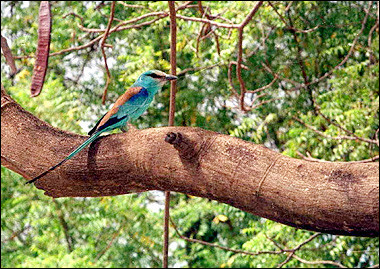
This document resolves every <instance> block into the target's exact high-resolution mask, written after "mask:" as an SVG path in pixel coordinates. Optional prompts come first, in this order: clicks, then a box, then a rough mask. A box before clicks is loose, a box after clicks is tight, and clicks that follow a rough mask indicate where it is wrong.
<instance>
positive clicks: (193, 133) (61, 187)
mask: <svg viewBox="0 0 380 269" xmlns="http://www.w3.org/2000/svg"><path fill="white" fill-rule="evenodd" d="M167 133H174V134H176V135H175V137H174V138H173V136H170V137H169V138H170V139H167V141H168V142H169V143H166V142H165V140H164V139H165V137H166V134H167ZM178 133H180V134H181V135H178ZM180 136H181V139H179V137H180ZM86 138H87V137H86V136H80V135H77V134H73V133H70V132H65V131H62V130H59V129H57V128H54V127H52V126H50V125H49V124H47V123H45V122H43V121H41V120H39V119H38V118H36V117H35V116H33V115H32V114H30V113H29V112H27V111H25V110H24V109H22V107H20V106H19V105H18V104H17V103H16V102H14V101H13V100H12V99H11V98H10V97H9V96H7V95H6V93H5V91H3V90H2V93H1V164H2V165H4V166H5V167H7V168H9V169H11V170H13V171H15V172H17V173H19V174H21V175H23V176H24V177H25V178H26V179H31V178H32V177H33V176H35V175H37V174H39V173H40V172H41V171H43V170H45V169H47V168H49V167H50V166H51V165H52V164H55V163H57V162H59V161H61V160H62V159H63V158H64V157H66V156H67V155H68V154H69V153H70V152H71V151H72V149H73V148H75V147H76V146H77V145H79V144H81V143H82V142H83V141H84V140H85V139H86ZM21 141H22V143H21ZM274 159H277V161H276V163H275V164H274V165H273V166H272V167H271V168H270V171H269V172H268V173H267V175H265V171H266V169H267V167H269V166H270V165H271V163H273V160H274ZM264 175H265V177H264ZM378 176H379V164H378V163H322V162H309V161H305V160H300V159H293V158H290V157H287V156H284V155H281V154H279V153H277V152H275V151H272V150H270V149H268V148H265V147H263V146H261V145H256V144H253V143H249V142H246V141H243V140H241V139H238V138H234V137H231V136H228V135H223V134H218V133H215V132H212V131H207V130H204V129H201V128H190V127H163V128H151V129H144V130H133V131H129V132H127V133H122V134H113V135H108V136H103V137H100V138H99V139H98V140H96V141H95V142H94V143H92V145H91V146H90V147H88V148H86V149H84V150H83V151H82V152H80V153H79V154H78V155H77V156H75V157H74V158H73V159H72V160H70V161H69V162H67V164H65V165H63V166H61V167H60V168H59V169H57V170H56V171H54V172H52V173H51V174H49V175H47V176H45V177H44V178H42V179H41V180H39V181H38V182H37V183H36V187H37V188H39V189H43V190H44V191H45V194H46V195H49V196H52V197H95V196H111V195H121V194H126V193H131V192H143V191H149V190H161V191H177V192H182V193H186V194H189V195H193V196H200V197H205V198H209V199H213V200H217V201H219V202H222V203H226V204H229V205H231V206H234V207H237V208H240V209H241V210H244V211H246V212H249V213H252V214H255V215H258V216H261V217H264V218H268V219H271V220H274V221H277V222H280V223H283V224H286V225H290V226H293V227H297V228H300V229H307V230H312V231H319V232H325V233H331V234H341V235H355V236H369V237H375V236H378V234H379V178H378ZM262 178H265V181H264V182H263V184H262V185H261V188H260V195H255V193H256V190H257V188H258V186H259V183H260V180H261V179H262Z"/></svg>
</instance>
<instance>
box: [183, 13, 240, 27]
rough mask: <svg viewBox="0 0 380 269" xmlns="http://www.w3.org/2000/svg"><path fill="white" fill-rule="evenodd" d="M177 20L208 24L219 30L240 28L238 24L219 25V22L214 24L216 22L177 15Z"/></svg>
mask: <svg viewBox="0 0 380 269" xmlns="http://www.w3.org/2000/svg"><path fill="white" fill-rule="evenodd" d="M177 18H178V19H182V20H185V21H195V22H203V23H209V24H211V25H214V26H217V27H221V28H227V29H231V28H239V27H240V24H227V23H219V22H216V21H212V20H208V19H201V18H193V17H187V16H183V15H179V14H177Z"/></svg>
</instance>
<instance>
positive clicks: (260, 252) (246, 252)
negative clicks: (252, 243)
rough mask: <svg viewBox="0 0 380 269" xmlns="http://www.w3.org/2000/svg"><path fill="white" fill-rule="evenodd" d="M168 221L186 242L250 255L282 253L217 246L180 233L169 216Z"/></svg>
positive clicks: (280, 252) (279, 252) (278, 252)
mask: <svg viewBox="0 0 380 269" xmlns="http://www.w3.org/2000/svg"><path fill="white" fill-rule="evenodd" d="M170 222H171V224H172V226H173V228H174V230H175V232H176V234H177V235H178V237H179V238H181V239H183V240H186V241H188V242H191V243H198V244H202V245H205V246H209V247H216V248H220V249H223V250H226V251H231V252H234V253H238V254H245V255H251V256H257V255H262V254H282V253H283V251H258V252H250V251H245V250H240V249H233V248H228V247H223V246H219V245H217V244H214V243H210V242H206V241H203V240H199V239H194V238H189V237H186V236H184V235H182V234H181V233H180V232H179V231H178V228H177V226H176V224H175V223H174V221H173V220H172V219H171V218H170Z"/></svg>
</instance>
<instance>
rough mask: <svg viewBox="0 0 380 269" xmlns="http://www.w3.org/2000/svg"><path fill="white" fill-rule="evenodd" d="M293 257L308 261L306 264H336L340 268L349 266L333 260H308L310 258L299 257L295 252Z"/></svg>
mask: <svg viewBox="0 0 380 269" xmlns="http://www.w3.org/2000/svg"><path fill="white" fill-rule="evenodd" d="M293 258H295V259H296V260H299V261H300V262H302V263H306V264H331V265H335V266H337V267H339V268H348V267H346V266H344V265H343V264H340V263H338V262H333V261H308V260H305V259H302V258H300V257H298V256H297V255H295V254H293Z"/></svg>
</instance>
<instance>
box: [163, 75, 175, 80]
mask: <svg viewBox="0 0 380 269" xmlns="http://www.w3.org/2000/svg"><path fill="white" fill-rule="evenodd" d="M165 79H166V80H176V79H178V77H176V76H173V75H166V77H165Z"/></svg>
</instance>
